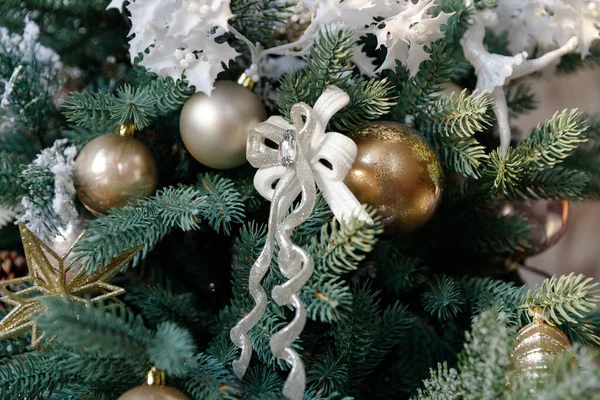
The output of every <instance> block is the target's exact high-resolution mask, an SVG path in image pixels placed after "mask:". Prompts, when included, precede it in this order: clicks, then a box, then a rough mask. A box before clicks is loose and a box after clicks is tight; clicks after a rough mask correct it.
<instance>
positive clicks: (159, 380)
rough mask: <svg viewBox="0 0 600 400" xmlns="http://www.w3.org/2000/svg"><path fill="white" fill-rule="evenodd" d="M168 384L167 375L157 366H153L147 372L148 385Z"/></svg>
mask: <svg viewBox="0 0 600 400" xmlns="http://www.w3.org/2000/svg"><path fill="white" fill-rule="evenodd" d="M166 384H167V375H166V374H165V373H164V372H163V371H161V370H159V369H158V368H156V367H152V368H151V369H150V371H148V373H147V374H146V385H160V386H164V385H166Z"/></svg>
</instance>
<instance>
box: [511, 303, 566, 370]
mask: <svg viewBox="0 0 600 400" xmlns="http://www.w3.org/2000/svg"><path fill="white" fill-rule="evenodd" d="M570 346H571V342H570V341H569V339H568V338H567V335H565V334H564V333H563V332H562V331H561V330H560V329H558V328H557V327H555V326H551V325H548V324H547V323H545V322H544V319H543V318H542V313H541V309H536V310H534V317H533V322H532V323H531V324H528V325H525V326H524V327H523V328H521V330H520V331H519V332H518V333H517V338H516V344H515V347H514V349H513V351H512V353H511V355H510V358H511V361H512V368H513V369H514V371H515V373H516V374H517V376H519V377H521V378H523V379H525V380H527V381H538V380H539V379H541V378H543V377H544V375H545V373H546V371H547V370H548V368H550V367H551V366H552V365H553V364H554V362H555V360H556V357H557V356H558V355H559V354H560V353H562V352H564V351H566V350H567V349H568V348H569V347H570Z"/></svg>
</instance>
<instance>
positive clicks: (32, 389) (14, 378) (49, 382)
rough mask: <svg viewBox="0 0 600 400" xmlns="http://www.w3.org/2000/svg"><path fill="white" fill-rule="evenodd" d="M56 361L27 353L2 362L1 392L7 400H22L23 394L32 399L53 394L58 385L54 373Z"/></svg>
mask: <svg viewBox="0 0 600 400" xmlns="http://www.w3.org/2000/svg"><path fill="white" fill-rule="evenodd" d="M53 361H54V360H52V359H50V358H48V357H45V356H43V355H38V354H36V353H27V354H23V355H22V356H16V357H11V358H8V359H5V360H0V390H1V391H2V398H3V399H5V400H21V399H23V393H26V394H27V395H28V396H30V397H31V398H36V397H37V398H39V397H41V395H42V394H44V393H48V392H51V391H52V389H53V388H54V387H56V386H58V385H57V383H56V382H55V381H54V378H53V375H52V374H53V373H54V372H55V371H56V369H55V368H56V366H55V365H54V362H53Z"/></svg>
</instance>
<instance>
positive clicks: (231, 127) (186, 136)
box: [179, 81, 267, 169]
mask: <svg viewBox="0 0 600 400" xmlns="http://www.w3.org/2000/svg"><path fill="white" fill-rule="evenodd" d="M265 119H267V112H266V110H265V107H264V105H263V104H262V102H261V101H260V99H259V98H258V96H257V95H256V94H254V92H253V91H252V90H250V89H248V88H246V87H244V86H242V85H239V84H237V83H235V82H230V81H219V82H216V83H215V88H214V90H213V91H212V93H211V95H210V96H207V95H206V94H204V93H196V94H195V95H193V96H192V97H190V99H189V100H188V101H187V102H186V103H185V105H184V106H183V109H182V110H181V117H180V119H179V130H180V131H181V139H182V140H183V143H184V144H185V147H186V149H187V150H188V151H189V152H190V154H191V155H192V156H193V157H194V158H195V159H196V160H197V161H199V162H200V163H202V164H204V165H206V166H207V167H211V168H215V169H229V168H235V167H239V166H240V165H243V164H244V163H245V162H246V141H247V139H248V130H249V129H250V128H251V127H253V126H254V125H256V124H258V123H259V122H262V121H264V120H265Z"/></svg>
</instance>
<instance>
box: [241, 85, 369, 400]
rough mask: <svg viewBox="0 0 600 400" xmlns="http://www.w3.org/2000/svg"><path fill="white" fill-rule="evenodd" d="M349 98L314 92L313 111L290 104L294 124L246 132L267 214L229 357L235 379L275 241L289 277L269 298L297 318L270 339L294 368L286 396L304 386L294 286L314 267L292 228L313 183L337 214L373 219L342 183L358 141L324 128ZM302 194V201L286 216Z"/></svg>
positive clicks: (305, 213) (260, 310) (260, 311)
mask: <svg viewBox="0 0 600 400" xmlns="http://www.w3.org/2000/svg"><path fill="white" fill-rule="evenodd" d="M349 101H350V99H349V97H348V95H347V94H346V93H345V92H344V91H342V90H341V89H339V88H337V87H335V86H331V87H329V88H328V89H327V90H325V92H323V94H322V95H321V96H320V97H319V99H318V100H317V102H316V103H315V106H314V108H311V107H309V106H308V105H306V104H305V103H298V104H295V105H294V106H293V107H292V110H291V118H292V121H293V122H294V124H293V125H291V124H289V123H287V122H286V121H285V120H284V119H283V118H281V117H271V118H269V120H268V121H266V122H263V123H261V124H258V125H257V126H256V127H254V128H253V129H251V130H250V133H249V137H248V147H247V158H248V161H249V162H250V164H251V165H252V166H254V167H256V168H259V170H258V171H257V173H256V176H255V177H254V185H255V187H256V189H257V191H258V192H259V193H260V194H261V195H262V196H264V197H265V198H266V199H268V200H270V201H271V212H270V215H269V227H268V232H267V238H266V242H265V247H264V248H263V251H262V252H261V254H260V256H259V257H258V258H257V259H256V261H255V263H254V265H253V266H252V269H251V270H250V278H249V284H248V287H249V291H250V295H251V296H252V298H253V299H254V301H255V303H256V304H255V306H254V308H253V309H252V311H250V312H249V313H248V314H247V315H246V316H245V317H244V318H243V319H242V320H241V321H240V322H239V323H238V324H237V325H236V326H235V327H234V328H233V329H232V330H231V332H230V336H231V340H232V341H233V343H234V344H235V345H236V346H238V347H240V348H241V350H242V354H241V356H240V358H239V359H238V360H235V361H234V362H233V369H234V372H235V374H236V375H237V376H238V377H239V378H242V377H243V376H244V374H245V373H246V370H247V369H248V365H249V363H250V359H251V357H252V345H251V341H250V335H249V332H250V330H251V329H252V328H253V327H254V326H255V325H256V324H257V323H258V321H260V319H261V318H262V316H263V315H264V313H265V310H266V307H267V296H266V292H265V290H264V289H263V287H262V286H261V283H260V282H261V281H262V279H263V278H264V276H265V274H266V272H267V271H268V269H269V267H270V265H271V261H272V258H273V252H274V247H275V240H276V241H277V244H278V246H279V254H278V262H279V269H280V270H281V272H282V274H283V275H284V276H285V277H286V278H288V280H287V281H286V282H284V283H283V284H281V285H278V286H276V287H275V288H274V289H273V292H272V298H273V300H274V301H275V303H276V304H277V305H279V306H283V305H291V306H292V307H293V308H294V309H295V316H294V318H293V320H292V321H291V322H290V323H289V324H288V325H286V326H285V327H284V328H283V329H281V330H280V331H279V332H277V333H275V334H273V335H272V337H271V341H270V344H271V350H272V351H273V354H274V355H275V356H276V357H277V358H279V359H283V360H285V361H287V362H288V363H289V364H290V365H291V366H292V369H291V372H290V374H289V375H288V378H287V380H286V382H285V385H284V388H283V394H284V395H285V396H286V397H288V398H289V399H292V400H296V399H298V400H300V399H302V397H303V394H304V390H305V386H306V374H305V371H304V364H303V363H302V360H301V358H300V356H299V355H298V353H297V352H296V351H295V350H294V349H293V348H292V343H293V342H294V341H295V340H296V339H297V338H298V336H299V335H300V333H301V332H302V330H303V329H304V325H305V323H306V310H305V308H304V305H303V304H302V301H301V299H300V296H299V295H298V291H299V290H300V289H301V288H302V286H304V284H306V282H307V281H308V279H309V278H310V276H311V275H312V273H313V269H314V262H313V259H312V257H311V255H310V254H309V253H308V252H306V251H305V250H304V249H302V248H301V247H299V246H297V245H295V244H294V243H292V241H291V240H290V237H291V235H292V231H293V230H294V228H296V227H297V226H298V225H300V224H302V223H303V222H304V221H306V219H307V218H308V217H309V216H310V214H311V212H312V210H313V208H314V205H315V200H316V187H315V184H316V186H318V187H319V189H320V190H321V192H322V193H323V197H324V198H325V200H326V201H327V203H328V204H329V206H330V208H331V210H332V212H333V214H334V215H335V217H336V219H338V220H339V221H344V220H349V219H350V218H351V217H355V218H358V219H361V220H364V221H368V222H372V220H371V218H370V217H369V214H368V213H367V212H366V211H365V210H364V209H363V208H362V206H361V205H360V203H359V202H358V200H357V199H356V198H355V197H354V195H353V194H352V193H351V192H350V190H349V189H348V188H347V187H346V185H345V184H344V179H345V177H346V175H347V174H348V172H349V171H350V169H351V168H352V164H353V163H354V159H355V158H356V154H357V148H356V144H355V143H354V142H353V141H352V140H351V139H350V138H348V137H346V136H344V135H342V134H339V133H336V132H327V133H326V132H325V128H326V127H327V124H328V122H329V120H330V119H331V117H332V116H333V115H334V114H335V113H336V112H338V111H339V110H340V109H342V108H343V107H345V106H346V105H347V104H348V103H349ZM267 140H269V141H271V142H274V143H276V144H280V147H281V146H283V144H284V143H283V141H284V140H288V141H295V143H286V146H285V149H284V150H289V149H293V152H291V153H288V154H280V153H279V150H277V149H274V148H272V147H269V146H268V145H267V144H266V141H267ZM282 156H284V157H285V163H284V162H283V161H282ZM283 164H286V165H287V166H284V165H283ZM300 194H301V197H300V204H299V205H298V206H297V207H295V208H294V209H293V210H292V211H291V212H290V213H289V214H287V213H288V210H289V209H290V207H291V206H292V204H293V202H294V200H295V199H296V198H297V197H298V195H300Z"/></svg>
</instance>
